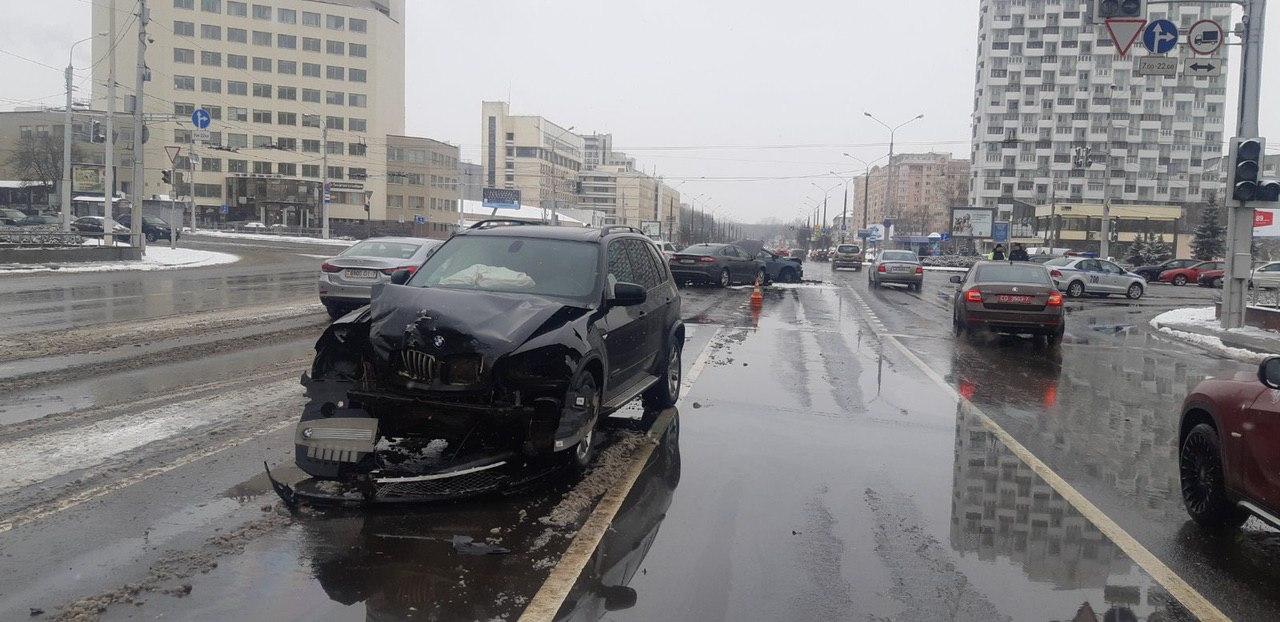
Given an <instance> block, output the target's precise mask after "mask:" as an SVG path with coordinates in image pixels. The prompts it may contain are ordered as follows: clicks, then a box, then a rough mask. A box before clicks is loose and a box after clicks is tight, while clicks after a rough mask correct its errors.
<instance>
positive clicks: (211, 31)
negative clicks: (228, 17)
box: [200, 24, 222, 41]
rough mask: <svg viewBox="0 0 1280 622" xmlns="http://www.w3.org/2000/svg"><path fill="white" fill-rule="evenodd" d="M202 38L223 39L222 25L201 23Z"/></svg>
mask: <svg viewBox="0 0 1280 622" xmlns="http://www.w3.org/2000/svg"><path fill="white" fill-rule="evenodd" d="M200 38H201V39H210V40H212V41H221V40H222V26H214V25H213V24H200Z"/></svg>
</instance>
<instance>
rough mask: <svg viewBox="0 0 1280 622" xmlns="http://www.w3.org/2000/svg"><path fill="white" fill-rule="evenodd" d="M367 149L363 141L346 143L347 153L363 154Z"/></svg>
mask: <svg viewBox="0 0 1280 622" xmlns="http://www.w3.org/2000/svg"><path fill="white" fill-rule="evenodd" d="M368 151H369V146H368V145H366V144H364V143H351V144H349V145H347V154H348V155H353V156H363V155H364V154H365V153H367V152H368Z"/></svg>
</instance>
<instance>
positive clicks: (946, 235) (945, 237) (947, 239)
mask: <svg viewBox="0 0 1280 622" xmlns="http://www.w3.org/2000/svg"><path fill="white" fill-rule="evenodd" d="M938 240H939V241H941V242H950V241H951V234H950V233H944V234H942V237H941V238H938Z"/></svg>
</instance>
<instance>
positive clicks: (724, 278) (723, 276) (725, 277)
mask: <svg viewBox="0 0 1280 622" xmlns="http://www.w3.org/2000/svg"><path fill="white" fill-rule="evenodd" d="M732 283H733V279H732V278H731V277H730V276H729V269H728V268H725V269H724V270H721V271H720V280H718V281H716V287H728V286H729V285H731V284H732Z"/></svg>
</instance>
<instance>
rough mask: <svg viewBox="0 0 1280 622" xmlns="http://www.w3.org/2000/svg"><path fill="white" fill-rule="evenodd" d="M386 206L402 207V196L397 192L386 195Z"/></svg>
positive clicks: (392, 207)
mask: <svg viewBox="0 0 1280 622" xmlns="http://www.w3.org/2000/svg"><path fill="white" fill-rule="evenodd" d="M393 179H394V178H393ZM387 207H389V208H391V209H404V197H402V196H400V195H398V194H389V195H387Z"/></svg>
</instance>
